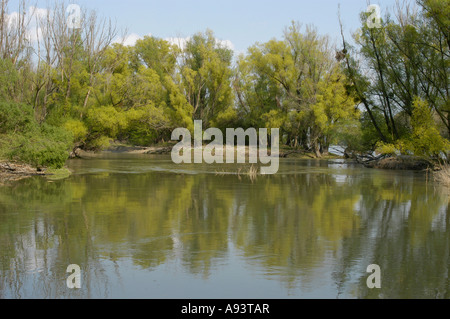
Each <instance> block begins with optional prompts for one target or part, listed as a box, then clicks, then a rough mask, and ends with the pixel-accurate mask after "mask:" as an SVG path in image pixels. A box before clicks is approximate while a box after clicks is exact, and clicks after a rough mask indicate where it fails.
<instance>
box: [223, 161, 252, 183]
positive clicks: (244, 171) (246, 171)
mask: <svg viewBox="0 0 450 319" xmlns="http://www.w3.org/2000/svg"><path fill="white" fill-rule="evenodd" d="M225 175H237V177H238V178H239V180H240V179H241V176H246V177H248V178H249V179H250V180H251V181H252V182H253V181H255V180H256V179H257V178H258V176H259V175H261V174H260V173H259V169H258V167H257V166H254V165H253V164H252V165H251V166H250V167H240V168H239V169H238V170H237V172H227V171H225V170H221V171H216V176H225Z"/></svg>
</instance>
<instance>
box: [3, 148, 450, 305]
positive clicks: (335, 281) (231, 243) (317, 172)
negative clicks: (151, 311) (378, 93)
mask: <svg viewBox="0 0 450 319" xmlns="http://www.w3.org/2000/svg"><path fill="white" fill-rule="evenodd" d="M68 166H69V167H70V169H71V170H72V171H73V172H74V174H73V175H72V176H70V177H69V178H67V179H64V180H49V179H46V178H41V177H36V178H30V179H26V180H22V181H18V182H15V183H13V184H12V185H11V186H0V297H1V298H450V291H449V285H450V236H449V235H450V233H449V231H450V228H449V226H450V215H449V197H448V195H447V194H448V193H446V192H445V190H442V189H440V188H439V187H438V186H437V185H435V184H434V183H433V182H432V181H428V182H427V177H426V175H425V174H424V173H420V172H410V171H404V172H400V171H384V170H370V169H365V168H363V167H360V166H355V165H352V164H347V163H346V162H345V161H343V160H334V161H316V160H296V159H285V160H282V161H281V166H280V171H279V173H278V174H277V175H274V176H263V177H261V176H259V177H258V178H257V179H256V180H252V179H250V178H249V177H248V176H244V175H237V174H236V172H237V171H238V169H239V167H238V166H237V165H231V166H230V165H216V166H214V165H184V166H178V165H175V164H172V162H171V160H170V157H164V156H159V157H157V156H155V157H152V156H148V155H111V154H110V155H104V156H99V157H97V158H93V159H85V160H72V161H70V162H69V164H68ZM70 264H78V265H80V267H81V273H82V288H81V289H75V290H71V289H68V288H67V286H66V279H67V277H68V276H69V274H68V273H66V268H67V266H68V265H70ZM370 264H378V265H380V267H381V270H382V288H381V289H374V290H371V289H368V288H367V285H366V280H367V278H368V276H369V275H370V274H368V273H367V272H366V269H367V266H368V265H370Z"/></svg>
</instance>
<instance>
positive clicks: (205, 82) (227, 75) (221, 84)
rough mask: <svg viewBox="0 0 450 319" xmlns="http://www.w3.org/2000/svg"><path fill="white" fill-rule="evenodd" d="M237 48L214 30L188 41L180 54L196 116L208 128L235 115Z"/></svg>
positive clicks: (187, 93)
mask: <svg viewBox="0 0 450 319" xmlns="http://www.w3.org/2000/svg"><path fill="white" fill-rule="evenodd" d="M232 58H233V51H232V50H231V49H229V48H227V47H226V46H225V45H224V44H223V43H222V42H220V41H219V40H217V39H216V38H215V36H214V34H213V32H212V31H210V30H207V31H206V32H205V33H197V34H195V35H194V36H192V37H191V38H189V39H188V41H187V42H186V45H185V47H184V48H183V50H182V54H181V56H180V66H179V67H180V74H181V85H182V88H183V92H184V95H185V96H186V99H187V101H188V103H189V104H190V105H191V106H192V108H193V118H194V119H199V120H203V123H204V126H205V127H210V126H218V127H221V126H224V125H226V124H227V123H226V122H227V121H228V120H229V119H230V115H231V117H232V115H233V91H232V87H231V79H232V75H233V74H232V67H231V66H232Z"/></svg>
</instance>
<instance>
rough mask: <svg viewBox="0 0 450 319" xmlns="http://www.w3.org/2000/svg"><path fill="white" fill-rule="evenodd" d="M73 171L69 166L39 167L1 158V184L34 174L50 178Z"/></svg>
mask: <svg viewBox="0 0 450 319" xmlns="http://www.w3.org/2000/svg"><path fill="white" fill-rule="evenodd" d="M70 174H71V172H70V171H69V170H68V169H67V168H61V169H51V168H43V169H37V168H35V167H33V166H31V165H28V164H24V163H17V162H9V161H1V160H0V184H5V183H7V182H14V181H19V180H21V179H24V178H29V177H32V176H46V177H47V178H49V179H52V180H55V179H61V178H66V177H68V176H70Z"/></svg>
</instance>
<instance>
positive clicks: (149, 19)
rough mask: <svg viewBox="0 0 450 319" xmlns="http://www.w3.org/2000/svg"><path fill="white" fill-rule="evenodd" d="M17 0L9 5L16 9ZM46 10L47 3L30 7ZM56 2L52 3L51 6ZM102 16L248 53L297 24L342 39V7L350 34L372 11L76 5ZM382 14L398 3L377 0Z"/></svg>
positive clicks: (219, 1) (243, 3) (291, 1)
mask: <svg viewBox="0 0 450 319" xmlns="http://www.w3.org/2000/svg"><path fill="white" fill-rule="evenodd" d="M16 3H17V0H12V1H11V2H10V11H13V10H15V5H16ZM35 3H36V4H37V7H39V8H47V7H48V5H47V4H48V3H49V2H47V1H41V0H37V1H36V0H34V1H32V2H30V4H35ZM50 3H51V2H50ZM69 3H76V4H79V5H80V6H82V7H86V8H88V9H96V10H97V11H98V13H99V15H100V16H103V17H111V18H113V19H116V21H117V24H118V26H119V27H121V28H127V29H128V32H129V33H130V34H135V35H139V36H144V35H147V34H152V35H153V36H157V37H161V38H169V37H188V36H190V35H192V34H194V33H196V32H199V31H205V30H206V29H207V28H209V29H211V30H213V31H214V33H215V35H216V37H217V38H219V39H221V40H229V41H231V42H232V43H233V45H234V48H235V50H236V51H238V52H245V51H246V49H247V48H248V47H249V46H251V45H252V44H254V43H255V42H265V41H268V40H270V39H272V38H274V37H276V38H281V37H282V33H283V30H284V28H285V27H286V26H288V25H289V24H290V22H291V21H292V20H294V21H299V22H301V23H303V24H305V25H306V24H314V25H315V26H316V27H317V28H318V30H319V32H320V33H322V34H329V35H330V36H331V37H332V38H333V39H337V40H340V38H339V24H338V17H337V7H338V3H340V4H341V15H342V20H343V22H344V25H345V29H346V32H347V35H348V36H349V34H350V33H349V32H350V31H355V30H356V29H357V28H358V27H359V26H360V25H359V13H360V12H361V11H363V10H365V9H366V8H367V1H366V0H312V1H307V0H165V1H162V0H150V1H148V0H147V1H144V0H128V1H126V0H125V1H124V0H122V1H118V0H73V1H70V2H69ZM371 3H373V4H379V5H380V7H381V9H382V13H384V12H385V10H386V9H387V8H392V7H393V6H394V4H395V0H372V1H371Z"/></svg>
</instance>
